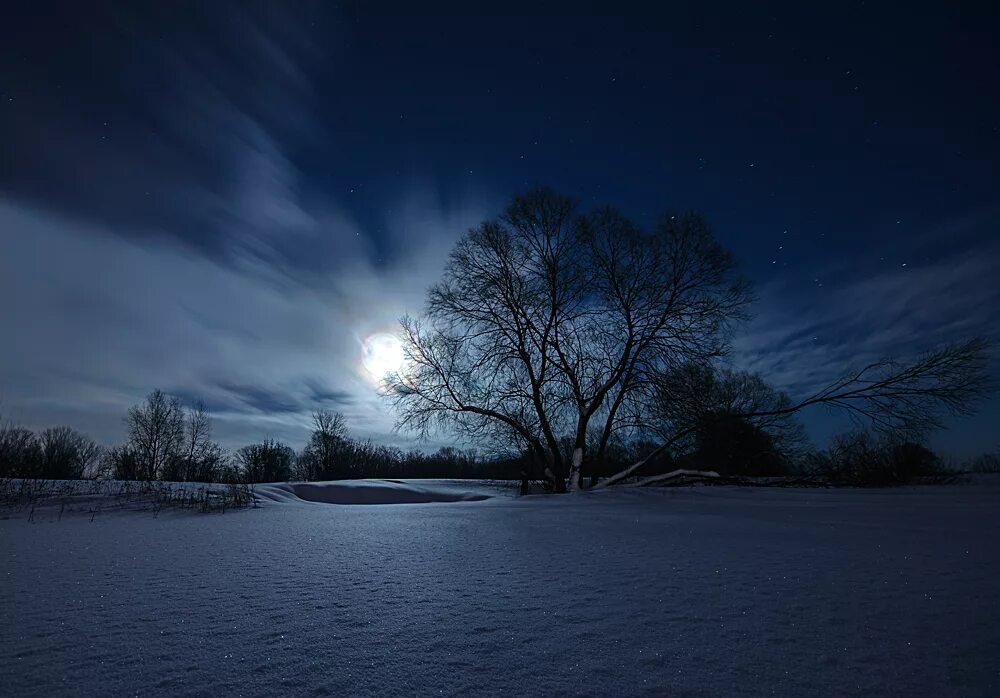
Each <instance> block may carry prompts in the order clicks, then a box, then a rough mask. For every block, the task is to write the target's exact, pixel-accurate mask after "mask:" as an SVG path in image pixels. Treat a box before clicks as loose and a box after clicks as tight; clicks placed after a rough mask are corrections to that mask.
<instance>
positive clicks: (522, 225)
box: [314, 189, 986, 492]
mask: <svg viewBox="0 0 1000 698" xmlns="http://www.w3.org/2000/svg"><path fill="white" fill-rule="evenodd" d="M749 300H750V298H749V294H748V292H747V287H746V285H745V284H744V283H743V282H742V281H741V280H740V279H739V277H738V276H737V275H736V272H735V263H734V261H733V259H732V257H731V255H730V254H729V253H728V252H727V251H726V250H725V249H723V248H722V247H721V246H720V245H719V244H718V243H717V242H716V241H715V240H714V239H713V238H712V235H711V232H710V230H709V227H708V225H707V223H706V222H705V220H704V219H703V218H701V217H700V216H697V215H694V214H687V215H681V216H676V215H667V216H664V217H662V218H661V219H660V221H659V223H658V224H657V225H656V226H655V227H654V229H653V230H652V231H650V232H647V231H644V230H642V229H640V228H639V227H638V226H637V225H635V224H634V223H632V222H631V221H629V220H628V219H627V218H625V217H624V216H623V215H622V214H621V213H619V212H618V211H616V210H614V209H611V208H603V209H598V210H597V211H595V212H593V213H588V214H581V213H579V212H578V210H577V207H576V205H575V203H574V202H573V201H572V200H571V199H569V198H567V197H565V196H562V195H559V194H557V193H555V192H553V191H552V190H549V189H535V190H533V191H530V192H528V193H527V194H524V195H522V196H518V197H516V198H515V199H514V201H513V202H512V203H511V204H510V206H508V208H507V209H506V210H505V212H504V213H503V214H502V215H501V216H500V217H499V218H497V219H496V220H492V221H487V222H485V223H483V224H481V225H479V226H478V227H476V228H473V229H472V230H470V231H469V232H468V233H467V234H466V235H465V236H464V237H463V238H462V239H461V240H460V241H459V242H458V244H457V245H456V247H455V249H454V250H453V251H452V253H451V255H450V257H449V261H448V264H447V266H446V268H445V271H444V275H443V278H442V279H441V281H439V282H438V283H437V284H435V285H434V286H433V287H431V289H430V290H429V292H428V297H427V303H426V309H425V312H424V313H423V315H422V317H420V318H412V317H406V318H403V320H402V334H403V340H404V349H405V354H406V359H407V362H406V363H407V365H406V368H405V369H404V370H402V371H400V372H399V373H397V374H394V375H390V376H389V377H388V378H387V379H386V381H385V384H384V390H385V394H386V395H387V396H389V398H390V399H391V400H392V401H393V403H394V405H395V407H396V409H397V411H398V415H399V419H398V426H399V427H400V428H403V429H409V430H414V431H416V432H418V433H420V434H421V435H427V434H428V433H430V432H431V431H435V430H438V429H447V430H452V431H455V432H458V433H459V434H461V435H463V436H465V437H466V438H469V439H471V440H476V441H478V442H483V443H487V444H491V446H492V447H493V448H494V450H496V449H499V448H503V447H506V449H507V452H508V453H509V454H510V455H511V456H513V455H516V454H520V453H528V454H531V456H532V458H533V459H534V462H535V464H536V467H537V469H538V470H539V471H541V473H542V474H543V476H544V477H545V478H546V479H547V480H548V482H549V484H550V486H551V488H552V489H553V490H554V491H557V492H561V491H565V490H566V489H569V490H576V489H579V488H580V487H581V485H582V482H581V473H582V471H583V469H584V463H585V462H586V461H588V460H589V461H591V463H593V462H595V461H596V462H597V463H600V461H602V460H603V459H604V458H605V457H606V456H607V455H608V449H609V446H610V445H611V444H612V443H613V442H616V441H617V442H619V443H620V442H621V441H622V440H635V439H637V438H642V437H644V436H648V435H649V434H651V433H652V434H654V435H655V436H656V437H657V438H658V439H659V440H660V445H659V446H657V447H656V448H653V449H652V450H650V451H649V452H648V453H647V454H646V455H645V456H644V457H643V458H641V459H639V460H637V461H636V462H634V463H632V464H631V465H629V466H628V467H626V468H623V469H622V470H621V471H619V472H618V473H615V474H614V475H612V476H611V477H609V478H607V479H606V480H604V481H603V482H602V483H599V484H598V485H597V486H599V487H600V486H610V485H614V484H619V483H622V482H624V481H626V480H628V479H630V478H633V477H635V476H636V474H637V473H638V472H639V471H640V470H641V469H642V468H643V467H644V466H647V465H649V464H650V463H652V462H654V461H657V460H662V459H663V457H664V455H665V454H669V453H670V452H671V451H672V449H674V448H675V447H676V446H677V445H678V444H679V443H683V442H684V441H685V440H690V439H692V438H697V434H698V433H699V431H700V432H701V433H702V434H705V433H707V430H711V429H716V428H720V429H721V428H722V427H716V426H715V423H716V422H726V421H730V420H743V421H744V422H745V423H746V424H747V425H751V426H752V427H753V428H754V429H757V430H761V431H763V432H766V433H768V434H772V435H773V434H774V433H776V431H777V432H780V431H781V430H782V429H791V428H792V425H791V422H790V420H789V416H790V415H793V414H795V413H796V412H798V411H800V410H802V409H805V408H807V407H811V406H814V405H826V406H828V407H833V408H837V409H842V410H845V411H847V412H848V413H849V414H851V415H852V416H854V417H855V418H857V419H859V420H865V421H867V422H870V423H872V424H874V425H875V426H876V427H877V428H883V429H898V430H921V429H924V430H926V429H928V428H932V427H934V426H936V425H938V424H940V420H941V418H942V416H943V414H945V413H948V412H955V413H966V412H968V411H969V410H970V409H971V406H972V405H973V404H974V403H975V401H976V399H977V398H978V397H980V396H981V395H982V394H983V391H984V389H985V370H984V369H985V362H984V356H985V351H986V345H985V343H983V342H981V341H979V340H974V341H972V342H968V343H965V344H961V345H955V346H950V347H945V348H944V349H941V350H939V351H936V352H932V353H930V354H926V355H924V356H922V357H919V358H918V359H916V360H914V361H912V362H909V363H905V362H903V363H900V362H897V361H894V360H888V359H887V360H884V361H878V362H875V363H873V364H870V365H868V366H866V367H865V368H863V369H861V370H860V371H856V372H853V373H848V374H845V376H844V377H843V378H842V379H840V380H838V381H835V382H833V383H831V384H830V385H828V386H827V387H825V388H824V389H822V390H820V391H817V392H816V393H815V394H814V395H812V396H810V397H808V398H806V399H804V400H801V401H799V402H796V403H793V402H792V401H791V400H789V399H788V398H787V397H786V396H783V395H781V394H780V393H777V392H776V391H773V390H771V389H770V388H769V387H768V386H767V384H766V383H765V382H764V381H763V380H762V379H760V378H759V377H755V376H750V375H748V374H735V373H734V374H732V375H729V376H721V378H722V380H721V382H720V383H719V384H720V385H721V386H723V387H724V388H726V389H727V390H729V392H730V393H731V394H730V395H728V396H727V395H725V394H723V393H724V391H723V392H718V391H716V392H714V393H712V395H711V397H712V400H714V401H716V402H717V401H718V400H719V399H722V400H723V403H725V401H726V400H728V401H729V403H730V404H728V405H724V406H723V408H722V409H720V408H719V407H718V406H717V405H716V406H715V407H712V408H711V409H707V407H711V405H700V407H699V409H698V410H690V409H689V410H687V416H686V417H685V419H688V422H686V423H685V421H684V419H679V417H681V416H682V413H683V412H684V409H681V410H677V409H675V408H676V407H677V406H676V405H673V404H671V400H673V399H675V398H676V395H674V396H672V395H671V391H673V392H674V393H675V394H677V395H680V394H682V393H683V390H680V391H679V392H678V390H677V388H678V386H677V385H675V382H676V381H677V380H679V379H680V378H682V374H681V373H679V372H678V369H680V368H681V367H685V366H688V367H692V366H693V367H702V369H703V370H706V371H709V373H710V375H711V376H712V378H713V380H715V379H716V378H718V377H720V376H718V375H717V374H716V372H717V371H718V368H717V367H716V362H717V360H718V359H719V358H720V357H722V356H724V355H725V353H726V351H727V348H728V344H727V338H728V334H729V333H728V330H729V329H730V328H731V327H732V326H733V324H734V323H735V322H737V321H739V320H741V319H743V318H744V317H745V311H746V307H747V304H748V302H749ZM680 387H681V388H683V385H681V386H680ZM690 397H691V396H690V395H688V396H687V397H686V398H685V399H687V398H690ZM710 402H711V401H710ZM681 407H682V408H684V407H685V406H684V405H681ZM687 407H698V405H696V404H694V403H691V404H689V405H687ZM671 410H673V411H674V412H675V414H674V415H673V416H670V412H671ZM665 415H667V419H664V416H665ZM769 429H770V430H771V431H768V430H769ZM745 436H747V437H748V438H749V433H747V434H745ZM772 438H773V436H772ZM567 439H568V441H569V443H570V444H571V447H570V448H569V449H568V455H567V454H566V450H567V449H564V448H563V443H564V442H565V441H566V440H567ZM314 450H315V449H314ZM591 469H592V470H593V465H591ZM672 475H673V474H666V475H657V476H654V477H652V478H647V479H646V480H645V482H656V481H662V480H663V479H666V478H668V477H671V476H672ZM522 479H523V480H526V479H527V474H525V475H524V476H523V478H522Z"/></svg>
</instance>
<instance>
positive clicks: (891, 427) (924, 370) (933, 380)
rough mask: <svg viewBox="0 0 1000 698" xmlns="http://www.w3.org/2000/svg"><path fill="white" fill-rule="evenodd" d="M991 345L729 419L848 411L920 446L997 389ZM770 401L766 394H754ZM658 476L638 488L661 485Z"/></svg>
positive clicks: (687, 429) (883, 367) (891, 365)
mask: <svg viewBox="0 0 1000 698" xmlns="http://www.w3.org/2000/svg"><path fill="white" fill-rule="evenodd" d="M988 348H989V343H988V342H986V341H985V340H983V339H980V338H977V339H972V340H969V341H967V342H962V343H959V344H950V345H947V346H944V347H942V348H940V349H937V350H935V351H930V352H926V353H924V354H922V355H920V356H918V357H916V358H914V359H912V360H910V361H901V360H898V359H891V358H889V359H882V360H879V361H874V362H872V363H870V364H867V365H866V366H864V367H863V368H861V369H858V370H854V371H850V372H847V373H845V374H844V376H843V377H841V378H839V379H837V380H835V381H833V382H832V383H830V384H828V385H827V386H826V387H824V388H822V389H820V390H818V391H816V392H815V393H813V394H812V395H811V396H810V397H807V398H805V399H802V400H800V401H798V402H794V403H793V402H791V401H787V402H786V399H785V398H781V399H779V400H778V401H777V402H774V401H772V399H770V398H769V399H765V400H759V399H756V398H755V399H754V400H751V401H749V402H747V403H745V404H743V406H742V407H741V408H740V410H739V411H734V412H731V413H728V414H722V415H719V416H718V417H717V419H719V420H726V419H736V418H739V419H752V420H772V419H782V418H785V417H787V416H788V415H793V414H796V413H798V412H800V411H802V410H804V409H807V408H810V407H815V406H825V407H828V408H832V409H835V410H840V411H843V412H846V413H847V414H848V415H850V416H851V417H852V418H853V419H854V420H855V421H856V422H857V423H858V424H859V425H860V426H865V427H868V428H870V429H873V430H875V431H876V432H878V433H881V434H884V435H886V436H887V437H891V438H892V439H895V440H897V441H900V440H902V441H910V442H913V441H919V439H920V438H922V437H923V435H925V434H926V433H928V432H929V431H931V430H934V429H938V428H940V427H941V426H943V423H944V418H945V417H946V416H947V415H968V414H971V413H972V412H973V410H974V407H975V406H976V404H977V403H978V402H979V401H980V400H981V399H982V398H983V397H984V396H985V395H987V394H988V392H989V390H990V388H991V381H990V377H989V375H988V373H987V371H986V365H987V356H988V354H987V351H988ZM751 394H754V395H756V396H758V397H760V396H764V397H766V395H767V393H766V392H759V391H758V392H755V393H751ZM700 428H703V424H690V425H684V424H678V428H677V429H676V430H675V431H674V432H673V433H672V434H671V435H669V436H664V439H665V440H664V441H663V442H662V443H661V445H660V446H659V447H657V449H656V450H655V451H652V452H651V453H650V454H649V456H647V457H646V458H644V459H641V460H639V461H637V462H636V463H633V464H632V465H630V466H629V467H627V468H625V469H624V470H622V471H621V472H619V473H617V474H615V475H613V476H612V477H610V478H608V479H607V480H605V481H603V482H601V483H600V484H599V485H598V487H608V486H611V485H615V484H618V483H620V482H624V481H625V480H626V479H627V478H629V477H631V476H633V475H635V474H636V473H637V472H639V471H640V470H641V469H642V468H643V467H644V466H645V465H646V464H647V461H648V460H649V459H650V458H655V457H657V456H659V455H661V454H662V453H663V452H669V451H670V450H671V449H672V448H674V447H675V446H676V445H677V444H678V443H682V442H683V440H685V439H690V438H691V437H692V435H694V434H695V433H696V432H697V431H698V429H700ZM662 477H663V476H652V477H649V478H646V480H644V481H640V482H639V483H638V484H644V483H652V482H657V481H659V480H661V479H662Z"/></svg>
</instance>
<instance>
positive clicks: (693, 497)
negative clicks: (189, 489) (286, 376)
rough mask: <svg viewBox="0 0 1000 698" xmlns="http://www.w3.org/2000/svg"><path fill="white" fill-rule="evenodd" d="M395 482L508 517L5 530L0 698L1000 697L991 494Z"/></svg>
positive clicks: (948, 489) (995, 489)
mask: <svg viewBox="0 0 1000 698" xmlns="http://www.w3.org/2000/svg"><path fill="white" fill-rule="evenodd" d="M392 484H393V485H396V486H393V487H390V488H389V489H395V490H398V491H403V492H407V491H409V492H411V493H412V492H423V493H424V495H425V496H426V495H427V493H428V492H430V493H441V492H446V493H451V494H452V495H453V496H458V497H460V496H463V495H464V494H468V493H472V494H474V495H475V494H480V495H481V494H490V495H493V496H492V497H491V498H489V499H485V500H483V501H458V502H450V503H430V504H426V503H425V504H417V503H410V504H390V505H384V504H372V505H368V506H343V505H338V504H327V503H317V501H312V502H305V501H303V500H302V496H300V495H306V498H307V499H313V500H324V499H325V500H326V501H331V500H332V499H336V498H337V497H340V498H341V499H342V498H343V497H344V496H346V495H345V494H344V491H343V490H340V491H339V493H338V492H333V493H331V492H326V493H323V492H322V491H317V492H312V493H311V494H310V493H309V492H305V491H302V492H299V493H296V491H295V488H294V487H291V486H287V485H276V486H269V487H263V488H260V490H259V491H260V493H261V495H262V499H265V501H264V502H263V503H262V505H261V507H260V508H259V509H256V510H249V511H241V512H235V513H227V514H192V513H179V512H177V513H170V514H167V513H161V514H160V515H159V516H157V517H154V516H153V515H152V514H150V513H143V512H121V513H117V514H107V515H101V516H98V517H96V518H95V519H94V521H93V522H91V521H90V520H89V517H88V516H82V515H78V516H70V517H63V519H62V520H61V521H56V520H55V519H54V518H52V517H49V518H46V519H43V520H42V521H40V522H36V523H29V522H28V521H27V520H26V518H25V517H24V516H23V515H20V514H18V515H15V516H12V517H11V518H9V519H7V520H0V694H3V695H46V696H49V695H125V694H140V695H156V694H159V695H211V694H217V695H259V696H265V695H330V696H355V695H362V696H363V695H392V694H396V695H398V694H411V693H412V694H419V695H430V694H445V695H458V694H462V695H468V694H475V695H661V696H662V695H666V696H671V695H683V696H691V695H720V694H724V695H733V694H737V695H739V694H747V695H750V694H753V695H758V694H776V695H781V696H788V695H844V694H865V695H870V694H873V693H878V694H895V695H963V696H964V695H996V694H998V693H1000V533H998V521H1000V519H998V514H1000V485H998V484H997V483H996V481H995V480H994V481H989V482H985V483H982V484H980V485H976V486H973V485H956V486H945V487H920V488H905V489H897V490H880V491H876V490H866V491H859V490H776V489H760V488H758V489H749V488H721V487H720V488H708V487H703V488H689V489H670V490H659V491H648V490H644V491H621V492H600V493H593V494H588V495H584V496H563V497H527V498H522V499H513V498H510V497H507V496H504V495H502V494H500V493H498V492H496V491H495V490H489V489H483V487H482V486H480V485H475V484H470V483H428V482H426V481H418V482H415V483H413V484H412V485H406V484H398V485H397V484H396V483H392ZM355 486H358V485H355ZM379 487H385V485H379V486H376V487H375V489H378V488H379ZM362 488H363V486H362ZM369 494H371V493H370V492H369ZM401 496H403V495H401ZM405 497H409V499H405V498H404V499H403V501H414V500H413V495H412V494H406V495H405ZM393 501H398V500H393Z"/></svg>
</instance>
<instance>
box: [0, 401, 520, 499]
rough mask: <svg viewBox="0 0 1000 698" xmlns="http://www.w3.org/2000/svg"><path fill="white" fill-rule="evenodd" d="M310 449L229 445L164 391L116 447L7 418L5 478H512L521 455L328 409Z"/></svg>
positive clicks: (202, 414) (0, 463)
mask: <svg viewBox="0 0 1000 698" xmlns="http://www.w3.org/2000/svg"><path fill="white" fill-rule="evenodd" d="M312 426H313V429H312V433H311V435H310V438H309V441H308V442H307V444H306V445H305V447H304V448H302V449H301V450H300V451H296V450H295V449H294V448H292V447H291V446H289V445H288V444H285V443H283V442H281V441H278V440H275V439H264V440H263V441H260V442H257V443H252V444H248V445H246V446H243V447H241V448H238V449H236V450H234V451H227V450H226V449H224V448H222V446H220V445H219V444H218V443H216V442H215V441H214V440H213V439H212V420H211V418H210V416H209V415H208V413H207V412H206V410H205V409H204V407H203V406H202V405H200V404H199V405H195V406H194V407H192V408H187V407H185V406H184V405H183V404H182V403H181V402H180V400H179V399H177V398H175V397H172V396H169V395H167V394H166V393H164V392H163V391H160V390H154V391H153V392H152V393H150V394H149V395H148V396H147V397H146V399H145V401H143V402H142V403H141V404H138V405H135V406H133V407H132V408H130V409H129V411H128V414H127V416H126V417H125V427H126V438H125V441H124V442H123V443H121V444H118V445H116V446H112V447H110V448H102V447H100V446H99V445H98V444H97V443H96V442H95V441H94V440H93V439H91V438H90V437H88V436H86V435H85V434H82V433H80V432H78V431H76V430H75V429H72V428H70V427H54V428H48V429H44V430H43V431H41V432H39V433H37V434H36V433H34V432H32V431H31V430H29V429H26V428H24V427H20V426H17V425H14V424H10V423H4V424H2V425H0V477H16V478H41V479H53V480H77V479H90V478H106V479H115V480H141V481H152V480H159V481H167V482H206V483H211V482H226V483H256V482H282V481H287V480H313V481H318V480H340V479H350V478H367V477H375V478H398V477H408V478H470V479H475V478H486V479H512V478H516V477H517V475H518V473H519V472H520V469H521V465H520V464H519V463H517V462H516V459H504V458H484V457H482V456H480V455H478V454H477V453H475V452H474V451H471V450H462V449H458V448H454V447H442V448H440V449H438V450H437V451H436V452H433V453H425V452H422V451H419V450H411V451H403V450H402V449H398V448H394V447H391V446H384V445H379V444H374V443H372V442H371V441H362V440H359V439H356V438H352V437H351V435H350V433H349V431H348V428H347V420H346V418H345V417H344V415H342V414H339V413H337V412H329V411H325V410H318V411H316V412H313V414H312Z"/></svg>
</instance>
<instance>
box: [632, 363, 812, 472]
mask: <svg viewBox="0 0 1000 698" xmlns="http://www.w3.org/2000/svg"><path fill="white" fill-rule="evenodd" d="M791 404H792V403H791V400H790V399H789V398H788V396H787V395H785V394H783V393H781V392H779V391H776V390H775V389H774V388H772V387H771V386H770V385H768V384H767V383H766V382H765V381H764V380H763V379H762V378H760V377H759V376H757V375H754V374H751V373H748V372H745V371H734V370H731V369H716V368H714V367H712V366H711V365H709V364H693V363H688V364H682V365H680V366H678V367H677V368H675V369H673V370H671V371H668V372H666V373H664V374H663V375H661V376H658V377H657V378H656V379H655V389H654V391H653V402H652V407H651V409H650V413H651V414H652V415H653V416H654V422H653V426H654V430H655V431H656V432H657V433H659V434H661V435H667V436H670V435H672V434H675V433H678V432H687V434H688V437H687V438H685V439H680V440H678V441H677V442H675V448H674V449H673V455H674V456H675V457H676V456H680V455H681V454H683V453H687V454H688V458H687V460H690V461H692V464H693V465H695V466H696V467H698V468H702V469H711V470H713V471H717V472H719V473H723V474H728V475H781V474H784V473H785V472H787V470H788V469H789V465H790V462H791V461H792V460H793V459H794V458H795V457H796V456H797V455H798V454H799V453H800V452H801V450H802V446H803V444H804V442H805V433H804V431H803V429H802V427H801V425H799V424H798V422H797V421H796V420H795V413H794V412H783V410H785V409H786V408H788V407H789V406H791ZM760 412H768V413H770V414H765V415H761V416H753V415H754V414H755V413H760Z"/></svg>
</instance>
